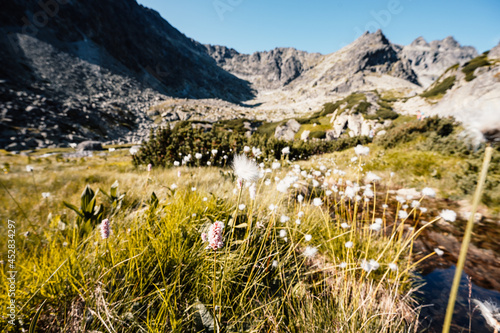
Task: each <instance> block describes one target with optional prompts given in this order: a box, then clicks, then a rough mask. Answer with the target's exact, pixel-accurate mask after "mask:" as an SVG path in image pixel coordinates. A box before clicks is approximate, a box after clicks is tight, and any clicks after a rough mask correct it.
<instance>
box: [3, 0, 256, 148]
mask: <svg viewBox="0 0 500 333" xmlns="http://www.w3.org/2000/svg"><path fill="white" fill-rule="evenodd" d="M0 44H1V47H0V62H1V63H2V66H1V68H0V82H1V83H0V94H1V100H0V110H1V114H2V118H1V119H2V123H1V133H2V134H1V135H0V146H1V147H6V146H10V147H11V148H18V147H24V148H29V147H36V146H47V145H51V144H62V143H65V142H68V141H73V140H77V141H79V140H83V139H99V140H104V141H109V140H116V139H127V140H129V141H130V140H134V136H133V135H135V134H137V135H139V136H143V135H144V134H145V133H147V127H149V125H150V124H149V123H150V121H149V120H148V118H147V117H145V116H144V114H143V112H144V111H145V110H146V109H148V106H149V105H151V104H156V103H158V102H159V101H160V100H162V99H165V98H166V96H165V95H168V96H175V97H186V98H218V99H222V100H227V101H230V102H234V103H238V102H241V101H244V100H247V99H250V98H252V97H253V92H252V90H251V88H250V87H249V84H248V83H247V82H246V81H243V80H240V79H238V78H236V77H235V76H233V75H231V74H230V73H228V72H226V71H224V70H223V69H221V68H220V67H218V66H217V65H216V64H215V62H214V61H213V59H212V58H210V57H209V56H208V55H207V54H206V52H205V49H204V47H202V46H201V45H200V44H198V43H196V42H194V41H192V40H191V39H189V38H187V37H186V36H184V35H183V34H181V33H180V32H179V31H177V30H176V29H175V28H173V27H172V26H171V25H169V24H168V22H166V21H165V20H164V19H162V18H161V17H160V15H159V14H158V13H157V12H155V11H153V10H150V9H147V8H145V7H142V6H140V5H138V4H137V2H136V1H135V0H123V1H112V0H89V1H81V0H74V1H62V0H60V1H58V2H56V1H47V2H39V1H36V0H13V1H8V2H7V3H6V4H4V5H2V11H1V12H0ZM130 133H135V134H130ZM129 134H130V135H129ZM127 135H129V136H128V137H126V136H127Z"/></svg>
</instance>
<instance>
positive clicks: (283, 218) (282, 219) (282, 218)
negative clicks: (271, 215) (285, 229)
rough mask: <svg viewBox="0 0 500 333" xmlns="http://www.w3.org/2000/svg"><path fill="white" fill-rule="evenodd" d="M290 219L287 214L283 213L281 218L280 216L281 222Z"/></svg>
mask: <svg viewBox="0 0 500 333" xmlns="http://www.w3.org/2000/svg"><path fill="white" fill-rule="evenodd" d="M288 221H290V218H289V217H288V216H286V215H281V218H280V222H281V223H286V222H288Z"/></svg>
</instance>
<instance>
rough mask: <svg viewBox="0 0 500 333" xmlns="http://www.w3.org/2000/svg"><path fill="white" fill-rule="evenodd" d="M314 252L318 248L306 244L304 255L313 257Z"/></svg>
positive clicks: (316, 251)
mask: <svg viewBox="0 0 500 333" xmlns="http://www.w3.org/2000/svg"><path fill="white" fill-rule="evenodd" d="M316 253H318V248H316V247H313V246H308V247H306V249H305V250H304V256H306V257H308V258H313V257H314V256H315V255H316Z"/></svg>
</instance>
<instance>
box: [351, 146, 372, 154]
mask: <svg viewBox="0 0 500 333" xmlns="http://www.w3.org/2000/svg"><path fill="white" fill-rule="evenodd" d="M354 152H355V153H356V155H358V156H363V155H365V156H366V155H368V154H369V153H370V148H368V147H365V146H362V145H357V146H356V147H355V148H354Z"/></svg>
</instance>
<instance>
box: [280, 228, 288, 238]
mask: <svg viewBox="0 0 500 333" xmlns="http://www.w3.org/2000/svg"><path fill="white" fill-rule="evenodd" d="M286 234H287V232H286V230H285V229H281V230H280V237H281V238H285V237H286Z"/></svg>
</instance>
